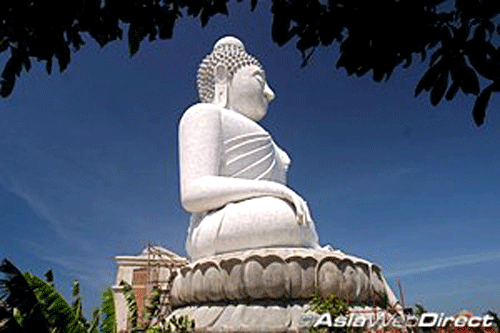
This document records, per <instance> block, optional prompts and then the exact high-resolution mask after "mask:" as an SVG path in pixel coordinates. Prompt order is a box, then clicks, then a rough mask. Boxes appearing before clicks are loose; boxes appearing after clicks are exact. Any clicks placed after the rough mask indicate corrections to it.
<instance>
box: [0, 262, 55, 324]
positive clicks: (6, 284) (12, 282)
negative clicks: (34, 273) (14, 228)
mask: <svg viewBox="0 0 500 333" xmlns="http://www.w3.org/2000/svg"><path fill="white" fill-rule="evenodd" d="M0 273H1V274H2V275H3V278H1V279H0V302H2V303H3V306H4V307H6V308H7V309H12V311H14V309H17V311H19V313H20V318H22V323H18V324H19V326H21V327H22V329H23V331H25V332H41V333H50V323H49V321H48V320H47V318H46V317H45V315H44V311H43V308H44V306H43V304H41V303H40V302H39V300H38V299H37V297H36V295H35V293H34V292H33V290H32V288H31V285H30V284H29V283H28V281H27V280H26V278H25V276H24V275H23V274H22V273H21V272H20V271H19V269H17V267H16V266H14V265H13V264H12V263H11V262H10V261H9V260H7V259H4V260H3V261H2V263H1V264H0ZM4 314H5V313H4ZM9 322H11V321H10V320H9ZM16 322H17V321H16ZM11 324H14V323H13V322H11Z"/></svg>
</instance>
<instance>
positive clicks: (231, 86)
mask: <svg viewBox="0 0 500 333" xmlns="http://www.w3.org/2000/svg"><path fill="white" fill-rule="evenodd" d="M197 85H198V93H199V95H200V99H201V101H202V102H203V103H212V104H215V105H218V106H221V107H224V108H227V109H230V110H233V111H236V112H238V113H241V114H243V115H244V116H246V117H248V118H250V119H252V120H254V121H259V120H260V119H262V118H263V117H264V116H265V115H266V111H267V104H268V103H269V102H270V101H271V100H272V99H274V97H275V95H274V92H273V91H272V90H271V88H269V86H268V85H267V82H266V74H265V72H264V69H263V68H262V65H261V64H260V63H259V62H258V61H257V59H255V58H254V57H252V56H251V55H249V54H248V53H246V51H245V46H244V45H243V43H242V42H241V41H240V40H239V39H237V38H234V37H224V38H221V39H219V41H218V42H217V43H216V44H215V46H214V50H213V51H212V53H210V54H209V55H207V56H206V57H205V59H203V61H202V62H201V65H200V68H199V69H198V77H197Z"/></svg>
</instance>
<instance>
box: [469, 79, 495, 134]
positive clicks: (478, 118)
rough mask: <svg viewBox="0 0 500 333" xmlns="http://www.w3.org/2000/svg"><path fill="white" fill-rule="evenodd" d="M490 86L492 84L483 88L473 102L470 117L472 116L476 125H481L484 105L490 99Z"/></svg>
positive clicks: (484, 109) (485, 105) (491, 86)
mask: <svg viewBox="0 0 500 333" xmlns="http://www.w3.org/2000/svg"><path fill="white" fill-rule="evenodd" d="M492 88H493V84H491V85H489V86H488V87H486V88H484V90H483V91H482V92H481V93H480V94H479V96H478V97H477V98H476V102H475V103H474V109H473V110H472V117H473V118H474V122H475V123H476V125H477V126H481V125H482V124H483V123H484V118H485V116H486V107H487V106H488V102H489V101H490V97H491V92H492Z"/></svg>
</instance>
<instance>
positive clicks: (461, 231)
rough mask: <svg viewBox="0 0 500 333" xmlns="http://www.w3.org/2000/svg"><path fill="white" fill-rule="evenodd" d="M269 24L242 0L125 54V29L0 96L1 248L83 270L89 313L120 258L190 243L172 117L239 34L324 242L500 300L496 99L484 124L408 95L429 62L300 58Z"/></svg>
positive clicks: (459, 294)
mask: <svg viewBox="0 0 500 333" xmlns="http://www.w3.org/2000/svg"><path fill="white" fill-rule="evenodd" d="M271 21H272V17H271V14H270V3H269V2H268V1H262V2H259V4H258V6H257V9H256V11H255V12H253V13H251V12H250V10H249V3H246V2H245V3H241V4H239V3H236V2H235V3H233V4H232V5H231V6H230V16H229V18H227V17H225V16H222V15H220V16H217V17H215V18H213V19H212V20H211V21H210V22H209V24H208V26H207V27H205V28H201V26H200V23H199V20H194V19H192V18H183V19H181V20H180V21H179V23H178V25H177V26H176V27H175V30H174V38H173V39H172V40H167V41H157V42H154V43H149V42H147V41H144V42H143V43H142V44H141V49H140V51H139V52H138V53H137V54H136V55H135V56H134V57H132V58H130V57H129V55H128V46H127V43H126V41H118V42H114V43H111V44H109V45H107V46H106V47H105V48H103V49H100V48H99V47H98V45H97V43H95V42H94V41H92V40H90V39H88V38H87V39H86V40H87V46H86V47H85V48H84V49H82V50H81V51H80V52H78V53H76V54H75V55H73V57H72V62H71V63H70V66H69V68H68V69H67V71H66V72H64V73H63V74H59V73H58V72H57V71H55V73H53V74H52V75H51V76H48V75H47V74H46V72H45V64H44V63H35V64H34V66H33V68H32V69H31V71H30V73H29V74H27V75H25V74H23V75H22V77H21V78H20V79H19V80H18V82H17V84H16V87H15V89H14V92H13V94H12V95H11V96H10V97H9V98H7V99H2V100H0V117H1V121H0V224H1V229H2V231H3V237H2V238H1V241H0V257H2V258H10V259H11V260H12V261H13V262H14V263H15V264H16V265H17V266H18V267H20V268H21V269H22V270H23V271H24V270H30V271H31V272H32V273H34V274H38V275H41V274H43V273H44V272H45V271H47V270H48V269H49V268H53V269H54V272H55V278H56V283H57V285H58V286H59V289H60V290H61V291H62V293H63V294H64V295H66V296H68V297H69V295H70V286H71V281H72V279H78V280H79V281H80V282H81V284H82V293H83V296H84V302H85V303H86V305H87V312H90V310H89V309H90V307H92V306H96V305H98V304H99V296H100V294H101V293H102V292H103V291H104V289H105V287H106V286H107V285H112V284H113V283H114V280H115V266H114V263H113V261H112V260H111V259H110V257H112V256H115V255H127V254H138V253H139V252H140V251H141V250H142V248H143V247H144V246H145V245H146V244H147V242H152V243H155V244H157V245H161V246H164V247H166V248H168V249H170V250H172V251H174V252H177V253H179V254H181V255H185V249H184V242H185V238H186V231H187V226H188V218H189V215H188V214H187V213H186V212H184V211H183V209H182V207H181V206H180V202H179V185H178V157H177V125H178V121H179V119H180V117H181V115H182V113H183V112H184V110H186V109H187V108H188V107H189V106H190V105H192V104H194V103H197V101H198V98H197V92H196V85H195V76H196V70H197V67H198V65H199V63H200V61H201V60H202V58H203V57H204V56H205V55H206V54H207V53H209V52H211V50H212V47H213V45H214V43H215V42H216V41H217V40H218V39H219V38H220V37H222V36H224V35H234V36H236V37H238V38H240V39H241V40H242V41H243V42H244V43H245V45H246V48H247V51H248V52H249V53H250V54H252V55H254V56H255V57H256V58H257V59H259V60H260V62H261V63H262V64H263V65H264V67H265V70H266V75H267V78H268V83H269V85H270V86H271V88H272V89H273V90H274V92H275V93H276V95H277V98H276V99H275V100H274V101H273V102H272V103H271V104H270V105H269V109H268V114H267V116H266V118H264V119H263V120H262V121H261V124H262V126H263V127H264V128H266V129H267V130H268V131H269V132H270V133H271V134H272V135H273V137H274V139H275V141H276V142H277V143H278V144H279V145H280V146H281V147H282V148H283V149H284V150H285V151H287V152H288V154H289V156H290V157H291V159H292V165H291V168H290V173H289V178H288V179H289V186H290V187H291V188H293V189H294V190H295V191H296V192H298V193H299V194H300V195H302V196H303V197H304V198H305V200H306V201H307V202H308V203H309V207H310V210H311V213H312V217H313V219H314V221H315V223H316V228H317V230H318V233H319V237H320V242H321V243H322V245H326V244H330V245H332V246H333V247H334V248H340V249H341V250H342V251H344V252H346V253H349V254H353V255H356V256H359V257H362V258H365V259H368V260H371V261H373V262H375V263H377V264H379V265H380V266H381V267H382V268H383V272H385V276H386V278H387V280H388V282H389V284H390V285H391V286H392V288H393V290H394V291H395V292H397V283H396V281H397V278H400V279H401V282H402V285H403V289H404V292H405V302H406V304H407V305H409V306H413V305H414V304H415V303H421V304H424V305H425V306H426V307H427V308H428V309H429V310H434V311H442V312H445V313H447V314H455V313H456V312H458V311H460V310H462V309H470V310H472V311H473V312H474V313H476V314H480V313H483V312H485V311H487V310H490V309H491V310H493V311H496V312H500V305H499V304H500V283H499V282H500V246H499V244H500V224H499V222H500V214H499V213H500V205H499V204H498V203H499V202H500V194H499V190H498V189H499V188H500V179H499V177H498V170H499V166H500V158H499V155H498V151H499V150H500V118H499V116H498V111H499V110H498V101H499V100H498V97H497V96H493V97H492V100H491V101H490V107H489V109H488V112H489V113H488V115H487V121H486V123H485V125H484V126H483V127H482V128H480V129H478V128H476V127H475V125H474V124H473V122H472V119H471V109H472V106H473V99H472V98H469V97H467V96H464V95H463V94H461V93H459V94H458V95H457V97H456V98H455V100H453V101H452V102H446V101H443V102H442V103H441V104H440V105H439V106H438V107H432V106H431V105H430V103H429V101H428V95H425V94H422V95H421V96H419V97H418V98H414V97H413V91H414V87H415V85H416V83H417V80H418V79H419V77H420V76H421V75H422V72H421V69H422V68H424V66H425V65H426V64H420V62H419V61H416V62H415V64H414V65H413V66H412V67H411V68H410V69H409V70H403V69H401V70H397V71H396V72H395V73H394V74H393V77H391V79H390V80H389V81H388V82H387V83H376V82H374V81H373V80H372V79H371V77H370V76H369V74H368V75H367V76H366V77H363V78H355V77H347V75H346V73H345V71H343V70H337V69H335V63H336V59H337V56H338V49H337V47H331V48H323V49H319V50H317V51H316V52H315V54H314V55H313V57H312V59H311V61H310V64H309V65H308V66H307V67H306V68H300V64H301V56H300V53H299V52H298V51H297V50H296V48H295V41H293V40H292V42H290V43H288V44H287V45H285V46H283V47H279V46H277V45H276V44H274V43H273V42H272V40H271ZM124 36H126V33H125V34H124ZM1 60H2V63H4V62H5V60H6V57H5V56H4V57H3V58H1Z"/></svg>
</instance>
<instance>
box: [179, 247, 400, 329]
mask: <svg viewBox="0 0 500 333" xmlns="http://www.w3.org/2000/svg"><path fill="white" fill-rule="evenodd" d="M314 292H319V293H320V294H321V295H322V296H324V297H325V296H328V295H329V294H332V293H333V294H335V295H337V297H339V298H341V299H343V300H345V301H346V302H347V303H348V304H349V306H351V307H352V306H372V307H379V308H382V309H388V308H391V307H392V308H395V307H396V306H397V305H398V301H397V299H396V297H395V296H394V294H393V292H392V291H391V289H390V288H389V286H388V285H387V282H386V281H385V279H384V278H383V276H382V273H381V271H380V268H379V267H377V266H375V265H374V264H372V263H370V262H368V261H366V260H363V259H360V258H356V257H353V256H349V255H346V254H344V253H342V252H341V251H331V250H327V249H308V248H263V249H255V250H248V251H241V252H231V253H227V254H222V255H217V256H213V257H209V258H203V259H199V260H197V261H195V262H193V263H191V264H189V265H187V266H185V267H183V268H181V269H180V270H179V274H178V275H177V277H176V278H175V280H174V282H173V286H172V294H171V301H172V305H173V307H174V308H176V310H175V311H174V312H173V314H172V315H181V314H187V315H188V316H190V317H191V318H192V319H194V320H195V322H196V327H197V328H196V331H197V332H302V331H304V332H305V331H307V329H308V327H310V325H311V323H309V322H304V318H307V315H306V312H307V308H306V304H307V303H308V301H309V300H310V298H311V296H312V295H313V293H314Z"/></svg>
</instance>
